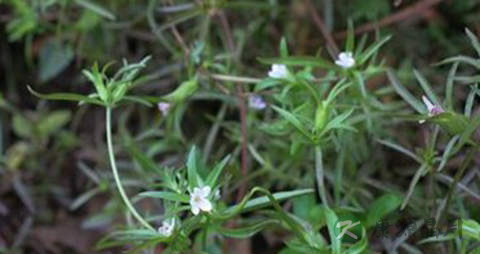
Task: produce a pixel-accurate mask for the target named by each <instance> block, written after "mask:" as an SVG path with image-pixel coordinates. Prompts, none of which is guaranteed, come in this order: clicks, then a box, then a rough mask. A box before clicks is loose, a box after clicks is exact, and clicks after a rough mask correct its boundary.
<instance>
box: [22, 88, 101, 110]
mask: <svg viewBox="0 0 480 254" xmlns="http://www.w3.org/2000/svg"><path fill="white" fill-rule="evenodd" d="M27 88H28V91H30V93H32V94H33V95H35V96H37V97H39V98H42V99H45V100H64V101H78V102H86V103H91V104H96V105H100V106H103V103H102V102H101V101H99V100H96V99H93V98H90V97H87V96H84V95H80V94H74V93H52V94H41V93H38V92H36V91H34V90H33V89H32V88H31V87H30V86H27Z"/></svg>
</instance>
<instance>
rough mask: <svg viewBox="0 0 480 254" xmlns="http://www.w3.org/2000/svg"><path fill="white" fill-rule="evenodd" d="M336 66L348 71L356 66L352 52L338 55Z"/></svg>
mask: <svg viewBox="0 0 480 254" xmlns="http://www.w3.org/2000/svg"><path fill="white" fill-rule="evenodd" d="M335 64H336V65H338V66H340V67H342V68H343V69H348V68H350V67H352V66H354V65H355V59H354V58H353V54H352V52H342V53H340V54H338V59H337V60H336V61H335Z"/></svg>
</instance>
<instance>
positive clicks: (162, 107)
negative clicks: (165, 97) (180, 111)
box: [157, 102, 170, 116]
mask: <svg viewBox="0 0 480 254" xmlns="http://www.w3.org/2000/svg"><path fill="white" fill-rule="evenodd" d="M157 107H158V110H160V112H162V114H163V116H166V115H167V114H168V110H169V109H170V103H167V102H159V103H158V104H157Z"/></svg>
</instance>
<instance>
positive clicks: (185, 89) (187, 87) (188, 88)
mask: <svg viewBox="0 0 480 254" xmlns="http://www.w3.org/2000/svg"><path fill="white" fill-rule="evenodd" d="M197 88H198V82H197V80H195V79H191V80H188V81H185V82H183V83H182V84H180V85H179V86H178V87H177V89H175V90H174V91H173V92H171V93H169V94H167V95H165V96H164V97H163V99H164V100H166V101H168V102H172V103H179V102H182V101H184V100H185V99H187V98H188V97H190V96H191V95H193V94H194V93H195V91H197Z"/></svg>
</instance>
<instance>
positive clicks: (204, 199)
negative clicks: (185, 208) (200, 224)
mask: <svg viewBox="0 0 480 254" xmlns="http://www.w3.org/2000/svg"><path fill="white" fill-rule="evenodd" d="M210 191H211V188H210V186H204V187H201V188H197V187H195V188H193V192H191V193H190V208H191V210H192V213H193V214H195V215H197V214H198V213H200V210H201V211H204V212H210V211H211V210H212V203H210V200H208V195H210Z"/></svg>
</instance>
